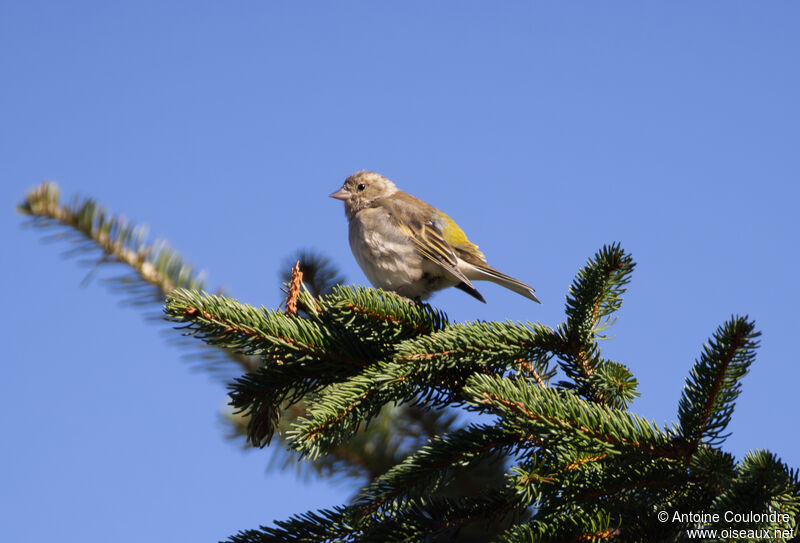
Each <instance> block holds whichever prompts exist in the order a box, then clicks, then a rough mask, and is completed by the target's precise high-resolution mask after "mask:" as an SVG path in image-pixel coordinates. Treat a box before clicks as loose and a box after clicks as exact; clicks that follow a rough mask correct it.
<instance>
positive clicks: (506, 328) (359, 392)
mask: <svg viewBox="0 0 800 543" xmlns="http://www.w3.org/2000/svg"><path fill="white" fill-rule="evenodd" d="M544 330H545V329H544V328H543V327H542V326H540V325H531V324H529V325H527V326H523V325H518V324H514V323H471V324H457V325H451V326H449V327H447V328H445V329H443V330H441V331H438V332H436V333H434V334H430V335H420V336H418V337H417V338H415V339H409V340H407V341H404V342H401V343H399V344H398V346H397V351H396V353H395V356H394V360H392V361H391V362H376V363H375V364H373V365H372V366H371V367H370V368H368V369H366V370H365V371H363V372H362V373H359V374H357V375H354V376H352V377H350V378H348V379H347V380H346V381H344V382H342V383H336V384H334V385H332V386H330V387H328V388H327V389H326V390H325V391H324V393H323V394H321V395H320V399H319V401H318V402H316V403H315V405H313V406H311V407H310V408H309V411H308V415H307V416H306V417H305V418H304V419H301V420H299V421H298V423H297V424H296V425H295V428H294V429H293V430H292V431H291V432H290V433H289V434H288V435H287V437H288V441H289V443H290V445H291V446H292V447H293V448H295V449H296V450H298V451H299V452H301V453H302V454H303V455H306V456H309V457H311V458H316V457H318V456H319V455H320V454H323V453H324V452H325V451H326V450H329V449H330V448H332V447H335V446H336V445H338V444H339V443H341V441H342V440H344V439H346V438H347V437H348V436H350V435H352V434H353V433H354V432H355V431H356V430H357V429H358V428H359V424H360V423H361V422H362V421H364V420H368V419H369V418H370V417H371V416H373V415H374V414H375V413H376V412H377V410H378V409H379V408H380V406H381V405H383V404H385V403H388V402H408V401H412V400H414V401H415V402H416V403H417V404H424V405H429V406H436V405H443V404H445V403H447V402H449V401H451V400H452V398H454V397H455V396H456V395H457V394H458V393H459V391H460V389H461V387H462V386H463V385H464V383H466V381H467V379H468V378H469V377H470V376H471V375H473V374H475V373H476V372H486V371H488V372H503V371H506V370H507V369H509V366H511V365H514V364H520V363H521V361H525V362H527V363H529V364H533V367H534V368H535V370H536V373H537V375H538V376H539V377H540V379H539V381H540V382H541V381H543V380H544V379H547V380H549V379H550V377H551V376H552V374H553V370H552V369H551V368H549V366H548V362H549V360H550V354H549V353H548V352H547V351H546V350H544V349H543V348H542V347H541V346H540V343H542V341H541V337H542V332H543V331H544ZM542 376H544V377H543V378H542Z"/></svg>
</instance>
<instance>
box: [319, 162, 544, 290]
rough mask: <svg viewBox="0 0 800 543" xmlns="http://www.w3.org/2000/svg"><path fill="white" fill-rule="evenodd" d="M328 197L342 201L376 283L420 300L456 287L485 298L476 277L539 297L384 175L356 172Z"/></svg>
mask: <svg viewBox="0 0 800 543" xmlns="http://www.w3.org/2000/svg"><path fill="white" fill-rule="evenodd" d="M330 196H331V198H336V199H337V200H342V201H344V212H345V215H346V216H347V222H348V223H349V225H350V248H351V249H352V250H353V255H354V256H355V257H356V260H357V261H358V265H359V266H361V269H362V270H363V271H364V274H365V275H366V276H367V278H368V279H369V280H370V282H371V283H372V284H373V285H374V286H376V287H378V288H382V289H384V290H391V291H394V292H396V293H397V294H400V295H401V296H405V297H407V298H412V299H416V300H423V299H425V298H427V297H429V296H430V295H431V294H433V293H434V292H435V291H437V290H441V289H444V288H447V287H456V288H458V289H461V290H463V291H464V292H466V293H468V294H470V295H472V296H474V297H475V298H477V299H478V300H480V301H481V302H483V303H486V300H484V299H483V296H481V293H480V292H478V291H477V289H476V288H475V286H474V285H473V284H472V281H492V282H493V283H497V284H498V285H501V286H504V287H506V288H507V289H510V290H513V291H514V292H516V293H518V294H522V295H523V296H525V297H526V298H530V299H531V300H533V301H534V302H539V299H538V298H536V295H535V294H534V290H533V289H532V288H531V287H529V286H528V285H526V284H525V283H523V282H522V281H520V280H518V279H514V278H513V277H510V276H508V275H506V274H504V273H501V272H499V271H497V270H496V269H494V268H492V267H491V266H489V265H488V264H487V263H486V257H484V256H483V253H481V252H480V251H479V250H478V246H477V245H475V244H474V243H472V242H470V241H469V240H468V239H467V236H466V234H464V231H463V230H461V228H459V227H458V225H457V224H456V223H455V221H453V219H451V218H450V217H448V216H447V215H445V214H444V213H443V212H442V211H439V210H438V209H436V208H435V207H433V206H431V205H428V204H426V203H425V202H423V201H422V200H420V199H418V198H415V197H413V196H411V195H410V194H407V193H405V192H403V191H402V190H399V189H398V188H397V187H396V186H395V184H394V183H392V182H391V181H389V180H388V179H387V178H385V177H384V176H382V175H380V174H378V173H375V172H369V171H360V172H357V173H354V174H353V175H351V176H350V177H348V178H347V179H346V180H345V182H344V185H342V188H341V189H339V190H337V191H336V192H334V193H333V194H331V195H330ZM539 303H541V302H539Z"/></svg>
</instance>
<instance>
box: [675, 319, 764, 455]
mask: <svg viewBox="0 0 800 543" xmlns="http://www.w3.org/2000/svg"><path fill="white" fill-rule="evenodd" d="M760 335H761V333H760V332H757V331H756V330H755V323H754V322H753V321H749V320H748V319H747V317H736V316H734V317H732V318H731V319H730V320H728V321H727V322H725V323H724V324H723V325H722V326H720V327H719V328H718V329H717V330H716V332H715V333H714V336H713V337H712V339H711V341H710V342H709V343H708V344H707V345H705V346H704V347H703V353H702V354H701V355H700V360H697V361H696V362H695V364H694V366H693V367H692V370H691V372H690V374H689V377H688V378H687V379H686V385H685V386H684V389H683V394H682V395H681V399H680V403H679V404H678V419H679V421H680V431H681V434H682V435H683V436H684V438H685V439H686V441H687V442H688V443H689V445H690V451H694V450H696V449H697V447H698V446H699V445H700V444H701V443H706V444H709V445H719V444H721V443H722V442H723V441H724V440H725V438H726V437H727V435H723V434H722V432H723V431H724V430H725V428H727V426H728V422H730V419H731V415H732V414H733V409H734V407H735V405H736V398H738V397H739V393H740V391H741V381H742V379H743V378H744V376H745V375H747V372H748V371H749V369H750V365H751V364H752V363H753V361H754V360H755V350H756V348H757V347H758V341H757V340H756V338H757V337H758V336H760Z"/></svg>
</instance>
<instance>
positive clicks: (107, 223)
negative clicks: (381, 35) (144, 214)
mask: <svg viewBox="0 0 800 543" xmlns="http://www.w3.org/2000/svg"><path fill="white" fill-rule="evenodd" d="M17 209H18V211H19V212H20V213H23V214H25V215H28V216H30V217H31V219H32V220H31V224H32V225H33V226H34V227H37V228H48V229H59V231H58V232H57V233H56V234H55V235H54V236H53V237H52V239H56V240H65V241H70V242H71V243H72V249H70V250H69V251H67V252H66V253H65V256H73V257H74V256H78V255H90V256H91V258H89V259H88V260H87V261H85V263H87V264H90V265H91V266H92V270H91V272H90V273H89V274H88V275H87V276H86V279H85V281H88V280H89V279H90V278H91V277H92V276H93V275H94V274H95V273H96V272H97V271H98V269H99V268H101V267H104V266H107V265H109V264H114V263H117V264H124V265H126V266H127V267H128V268H129V269H130V270H131V271H130V273H125V274H123V275H121V276H118V277H112V278H109V279H106V280H105V282H106V283H107V284H108V286H109V287H110V288H111V289H112V290H115V291H119V292H121V293H123V294H124V295H125V296H126V299H125V301H126V302H127V303H129V304H131V305H137V306H151V307H154V308H155V307H159V308H160V306H161V305H162V304H163V303H164V298H165V297H166V295H167V294H169V293H170V292H171V291H172V290H174V289H176V288H186V289H194V290H202V289H203V288H205V285H204V280H203V278H202V275H201V274H199V273H197V272H196V271H195V270H194V268H193V267H192V266H191V265H189V264H188V263H187V262H186V261H185V260H184V259H183V257H181V255H180V254H178V252H177V251H175V250H174V249H172V248H170V247H169V246H168V245H167V244H166V242H164V241H161V240H155V241H149V240H148V236H147V229H146V228H145V227H144V226H138V225H135V224H133V223H131V222H130V221H128V220H126V219H125V218H123V217H121V216H118V215H114V214H112V213H109V212H108V211H106V209H105V208H103V207H102V206H101V205H100V204H98V203H97V202H96V201H94V200H92V199H90V198H86V199H80V198H77V197H76V198H74V199H73V200H72V202H71V203H69V204H62V203H61V202H60V190H59V188H58V186H57V185H56V184H55V183H49V182H45V183H42V184H41V185H39V186H37V187H35V188H33V189H31V190H30V191H28V193H27V195H26V197H25V200H24V201H23V202H22V203H20V204H19V205H18V206H17ZM92 253H95V254H94V255H92ZM196 356H199V357H200V358H202V359H203V360H204V361H205V366H206V367H207V368H209V369H217V368H222V367H224V366H229V365H230V364H231V362H233V363H234V364H235V365H237V366H239V367H240V368H241V369H244V370H245V371H251V370H253V369H254V368H255V366H254V364H253V361H252V360H250V359H248V358H247V357H244V356H235V355H231V354H230V353H225V352H222V351H217V350H214V349H204V350H203V351H202V352H200V353H199V355H196ZM226 373H227V372H226Z"/></svg>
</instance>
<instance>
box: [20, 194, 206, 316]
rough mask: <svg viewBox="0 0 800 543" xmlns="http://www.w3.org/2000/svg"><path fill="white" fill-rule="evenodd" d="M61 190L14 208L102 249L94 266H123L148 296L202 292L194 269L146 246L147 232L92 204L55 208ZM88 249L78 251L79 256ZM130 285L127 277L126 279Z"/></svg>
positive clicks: (161, 248)
mask: <svg viewBox="0 0 800 543" xmlns="http://www.w3.org/2000/svg"><path fill="white" fill-rule="evenodd" d="M59 194H60V191H59V189H58V186H57V185H55V184H54V183H42V184H41V185H39V186H38V187H35V188H34V189H32V190H30V191H29V192H28V194H27V195H26V198H25V201H23V202H22V203H21V204H20V205H19V206H18V207H17V209H18V210H19V211H20V212H21V213H24V214H26V215H29V216H31V217H33V219H34V222H33V224H34V225H35V226H53V225H60V226H65V227H67V228H70V229H72V230H73V231H74V232H77V233H79V234H81V235H82V236H83V239H84V240H86V241H90V242H92V244H93V245H94V246H95V247H97V248H98V249H100V250H101V251H102V253H103V255H102V256H101V257H100V258H99V259H98V260H97V261H96V262H97V263H98V264H101V263H105V262H121V263H123V264H127V265H128V266H129V267H130V268H131V269H133V270H134V271H135V272H136V274H137V275H138V277H139V278H140V279H141V280H142V281H144V282H146V283H147V284H149V285H150V286H152V287H154V289H155V290H154V292H152V293H151V296H152V297H153V298H154V300H149V301H161V300H162V299H163V296H165V295H166V294H168V293H169V292H171V291H172V290H173V289H174V288H176V287H182V288H189V289H202V288H203V281H202V279H201V278H200V276H199V275H197V274H196V273H195V271H194V269H193V268H192V267H191V266H190V265H188V264H186V263H185V262H184V260H183V259H182V258H181V257H180V255H178V254H177V253H176V252H175V251H173V250H172V249H170V248H169V247H167V245H166V244H165V243H163V242H156V243H153V244H148V243H147V241H146V238H147V232H146V229H145V228H143V227H141V226H135V225H133V224H131V223H129V222H128V221H126V220H125V219H123V218H121V217H117V216H114V215H111V214H109V213H108V212H107V211H106V210H105V209H103V208H102V207H101V206H100V205H98V204H97V202H95V201H94V200H91V199H86V200H83V201H81V200H78V199H77V198H76V199H75V200H74V201H73V203H72V204H64V205H62V204H60V203H59ZM90 247H91V245H90V246H79V247H77V250H78V252H83V251H84V250H88V249H90ZM128 280H129V281H130V278H129V279H128Z"/></svg>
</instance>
